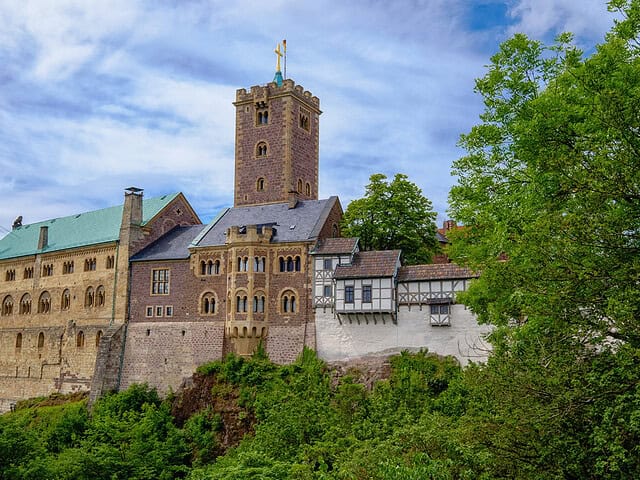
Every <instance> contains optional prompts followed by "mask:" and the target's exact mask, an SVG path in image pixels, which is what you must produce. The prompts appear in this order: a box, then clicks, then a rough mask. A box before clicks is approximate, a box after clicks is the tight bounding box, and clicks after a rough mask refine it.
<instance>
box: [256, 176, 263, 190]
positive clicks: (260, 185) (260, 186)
mask: <svg viewBox="0 0 640 480" xmlns="http://www.w3.org/2000/svg"><path fill="white" fill-rule="evenodd" d="M256 190H257V191H258V192H261V191H263V190H264V178H262V177H260V178H259V179H258V181H257V182H256Z"/></svg>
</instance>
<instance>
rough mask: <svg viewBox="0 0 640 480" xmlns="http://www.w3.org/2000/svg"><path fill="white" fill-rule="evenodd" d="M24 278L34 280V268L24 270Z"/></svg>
mask: <svg viewBox="0 0 640 480" xmlns="http://www.w3.org/2000/svg"><path fill="white" fill-rule="evenodd" d="M24 278H33V267H27V268H25V269H24Z"/></svg>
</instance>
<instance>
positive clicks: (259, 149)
mask: <svg viewBox="0 0 640 480" xmlns="http://www.w3.org/2000/svg"><path fill="white" fill-rule="evenodd" d="M266 156H267V144H266V143H265V142H259V143H258V145H256V157H266Z"/></svg>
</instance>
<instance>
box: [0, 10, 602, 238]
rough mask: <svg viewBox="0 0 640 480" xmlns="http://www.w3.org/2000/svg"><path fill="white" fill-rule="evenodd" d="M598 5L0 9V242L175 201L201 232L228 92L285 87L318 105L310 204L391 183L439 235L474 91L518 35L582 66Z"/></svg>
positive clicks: (219, 155)
mask: <svg viewBox="0 0 640 480" xmlns="http://www.w3.org/2000/svg"><path fill="white" fill-rule="evenodd" d="M613 18H614V17H613V14H611V13H609V12H607V8H606V3H605V2H604V1H602V0H580V1H578V0H509V1H493V0H478V1H473V0H393V1H390V0H387V1H384V0H349V1H345V0H329V1H320V0H316V1H304V0H296V1H288V0H272V1H269V2H265V1H251V0H239V1H228V0H226V1H219V0H202V1H199V0H181V1H177V0H176V1H162V0H156V1H137V0H108V1H102V0H90V1H88V0H85V1H75V0H55V1H53V0H47V1H45V0H34V1H30V0H16V1H14V0H1V1H0V26H1V27H2V28H1V29H0V192H1V197H0V236H2V235H4V233H6V232H7V231H8V230H9V229H10V228H11V225H12V223H13V220H14V219H15V218H16V217H17V216H18V215H22V216H23V223H24V224H29V223H34V222H38V221H41V220H45V219H49V218H56V217H61V216H66V215H72V214H76V213H80V212H84V211H89V210H95V209H99V208H104V207H109V206H113V205H118V204H120V203H122V200H123V193H124V189H125V188H127V187H130V186H136V187H140V188H143V189H144V195H145V196H146V197H153V196H159V195H164V194H168V193H174V192H178V191H181V192H183V193H184V194H185V196H186V197H187V199H188V200H189V202H190V203H191V205H192V206H193V207H194V209H195V211H196V212H197V213H198V214H199V216H200V218H201V219H202V221H203V222H205V223H206V222H208V221H209V220H210V219H211V218H212V217H213V216H215V215H216V214H217V213H218V212H219V211H220V209H222V208H224V207H228V206H232V204H233V180H234V179H233V175H234V170H233V164H234V140H235V132H234V130H235V124H234V123H235V111H234V106H233V105H232V102H233V101H234V100H235V92H236V90H237V89H239V88H249V87H251V86H252V85H259V84H266V83H268V82H270V81H272V80H273V76H274V73H275V60H276V55H275V54H274V53H273V50H274V48H275V47H276V45H277V43H278V42H281V41H282V39H286V40H287V77H288V78H291V79H292V80H294V81H295V82H296V84H299V85H302V86H303V87H304V88H305V89H306V90H309V91H311V92H312V93H313V94H314V95H315V96H317V97H319V98H320V107H321V109H322V111H323V114H322V115H321V117H320V198H326V197H329V196H331V195H338V196H339V197H340V200H341V203H342V205H343V208H346V207H347V205H348V203H349V202H350V201H351V200H353V199H355V198H359V197H361V196H362V195H363V193H364V188H365V186H366V184H367V183H368V179H369V176H370V175H372V174H374V173H384V174H386V175H387V176H388V177H390V178H391V177H393V175H395V174H396V173H405V174H407V175H408V176H409V179H410V180H411V181H413V182H414V183H416V184H417V185H418V186H419V187H420V188H421V189H422V192H423V194H424V195H425V196H426V197H427V198H429V199H430V200H431V201H432V202H433V207H434V210H435V211H436V212H437V213H438V221H439V222H442V221H443V220H444V219H445V218H447V212H446V210H447V196H448V192H449V189H450V188H451V186H452V185H454V184H455V182H456V179H455V178H454V177H453V176H452V175H451V173H450V170H451V164H452V162H453V161H454V160H455V159H457V158H459V157H461V156H463V155H464V151H463V150H461V149H460V148H458V147H457V145H456V144H457V141H458V138H459V136H460V134H463V133H467V132H468V131H469V130H470V129H471V127H472V126H473V125H474V124H477V123H478V122H479V118H478V116H479V114H480V113H481V112H482V108H483V105H482V99H481V98H480V97H479V96H478V95H477V94H475V93H474V91H473V90H474V79H475V78H478V77H481V76H482V75H483V74H484V73H485V72H486V66H487V65H488V64H489V62H490V60H489V59H490V57H491V55H493V54H494V53H495V52H496V51H497V50H498V47H499V44H500V43H501V42H502V41H504V40H506V39H508V38H509V37H510V36H512V35H513V34H514V33H516V32H523V33H526V34H527V35H529V36H530V37H531V38H534V39H538V40H542V41H545V42H550V41H551V40H552V39H553V38H554V37H555V36H556V35H557V34H558V33H560V32H564V31H571V32H573V33H574V34H575V37H576V42H577V44H578V45H579V46H580V47H582V48H583V49H584V50H585V51H587V52H588V51H590V50H591V51H592V50H593V47H594V45H596V44H597V43H600V42H602V41H603V39H604V34H605V33H606V32H607V31H608V30H609V29H610V27H611V25H612V23H613Z"/></svg>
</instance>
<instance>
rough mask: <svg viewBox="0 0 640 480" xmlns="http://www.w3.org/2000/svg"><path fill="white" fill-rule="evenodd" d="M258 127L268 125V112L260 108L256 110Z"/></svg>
mask: <svg viewBox="0 0 640 480" xmlns="http://www.w3.org/2000/svg"><path fill="white" fill-rule="evenodd" d="M257 121H258V125H266V124H268V123H269V110H267V109H266V108H261V109H260V110H258V116H257Z"/></svg>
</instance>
